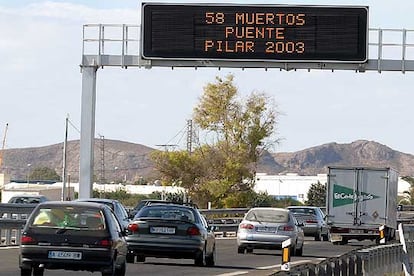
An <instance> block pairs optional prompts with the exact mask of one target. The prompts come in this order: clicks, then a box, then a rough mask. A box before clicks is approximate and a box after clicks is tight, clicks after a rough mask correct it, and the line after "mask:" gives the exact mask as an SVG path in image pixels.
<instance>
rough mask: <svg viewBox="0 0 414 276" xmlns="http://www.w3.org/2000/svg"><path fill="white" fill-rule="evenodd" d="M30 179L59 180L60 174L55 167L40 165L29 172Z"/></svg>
mask: <svg viewBox="0 0 414 276" xmlns="http://www.w3.org/2000/svg"><path fill="white" fill-rule="evenodd" d="M29 180H53V181H59V180H60V175H58V174H57V173H56V171H55V170H54V169H51V168H48V167H38V168H35V169H33V170H32V171H31V172H30V174H29Z"/></svg>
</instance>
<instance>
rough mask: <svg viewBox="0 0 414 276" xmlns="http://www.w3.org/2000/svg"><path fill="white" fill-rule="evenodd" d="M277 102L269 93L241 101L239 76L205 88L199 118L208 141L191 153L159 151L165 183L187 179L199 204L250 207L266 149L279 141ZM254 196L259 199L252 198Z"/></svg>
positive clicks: (186, 184) (196, 110) (195, 118)
mask: <svg viewBox="0 0 414 276" xmlns="http://www.w3.org/2000/svg"><path fill="white" fill-rule="evenodd" d="M277 115H278V113H277V112H276V106H275V104H274V102H273V101H272V100H271V99H270V98H269V97H268V96H266V95H265V94H263V93H252V94H251V95H249V96H248V97H247V99H245V100H243V99H240V96H239V95H238V90H237V87H236V86H235V85H234V83H233V76H232V75H227V76H226V77H225V78H224V79H222V78H219V77H217V78H216V82H215V83H209V84H207V85H206V86H205V87H204V93H203V95H202V96H201V98H200V100H199V103H198V104H197V106H196V107H195V108H194V115H193V121H194V123H195V124H196V125H197V126H198V127H199V128H200V129H201V130H202V132H203V133H204V134H205V138H206V139H205V141H208V142H205V143H204V144H202V145H197V146H196V147H195V149H194V151H193V152H192V153H191V154H190V153H188V152H186V151H178V152H156V153H154V154H153V156H152V157H153V160H154V163H155V167H156V168H157V170H158V171H159V172H160V173H161V174H162V177H163V181H165V182H168V183H173V182H175V183H181V185H182V187H185V188H187V189H188V190H189V193H190V196H191V198H192V199H193V200H194V202H196V203H197V204H198V205H199V206H206V204H207V202H209V201H210V202H212V204H213V206H214V207H218V208H220V207H244V206H246V204H249V202H250V201H252V200H253V198H254V193H252V188H253V184H254V183H253V179H254V175H255V173H256V166H257V161H258V160H259V157H260V155H261V153H262V152H263V151H264V150H266V149H268V148H269V147H270V146H272V145H274V144H275V143H276V142H277V141H278V140H277V139H274V137H273V136H274V130H275V126H276V118H277ZM252 197H253V198H252Z"/></svg>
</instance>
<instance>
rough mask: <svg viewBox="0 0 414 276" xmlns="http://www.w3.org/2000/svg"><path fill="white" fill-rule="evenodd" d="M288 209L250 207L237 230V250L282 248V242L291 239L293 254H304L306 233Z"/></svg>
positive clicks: (242, 251)
mask: <svg viewBox="0 0 414 276" xmlns="http://www.w3.org/2000/svg"><path fill="white" fill-rule="evenodd" d="M300 226H301V224H300V223H298V222H297V220H296V219H295V217H294V216H293V215H292V213H291V212H290V211H289V210H287V209H282V208H270V207H258V208H252V209H250V210H249V211H248V212H247V213H246V215H245V216H244V218H243V220H242V222H241V223H240V224H239V228H238V230H237V246H238V250H237V252H238V253H239V254H244V253H245V252H247V253H252V252H253V250H254V249H282V242H284V241H286V240H288V239H291V255H293V256H302V253H303V244H304V234H303V230H302V228H301V227H300Z"/></svg>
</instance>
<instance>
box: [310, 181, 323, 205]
mask: <svg viewBox="0 0 414 276" xmlns="http://www.w3.org/2000/svg"><path fill="white" fill-rule="evenodd" d="M307 196H308V200H307V201H306V205H310V206H325V204H326V185H325V184H322V183H320V182H319V181H318V182H317V183H314V184H312V185H311V186H310V188H309V191H308V194H307Z"/></svg>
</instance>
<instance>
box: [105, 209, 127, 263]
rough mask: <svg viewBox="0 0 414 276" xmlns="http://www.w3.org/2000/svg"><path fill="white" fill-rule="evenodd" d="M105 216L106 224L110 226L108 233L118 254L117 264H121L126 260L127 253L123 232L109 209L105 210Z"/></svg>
mask: <svg viewBox="0 0 414 276" xmlns="http://www.w3.org/2000/svg"><path fill="white" fill-rule="evenodd" d="M107 216H108V219H107V223H108V224H110V231H111V235H112V238H113V241H114V248H115V250H116V251H117V253H118V254H117V255H118V260H117V262H118V263H119V264H121V263H122V262H124V261H125V260H126V254H127V251H128V248H127V243H126V240H125V230H123V228H122V226H121V224H120V223H119V221H118V219H117V218H116V217H115V214H114V213H113V211H112V210H111V209H109V208H108V209H107Z"/></svg>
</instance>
